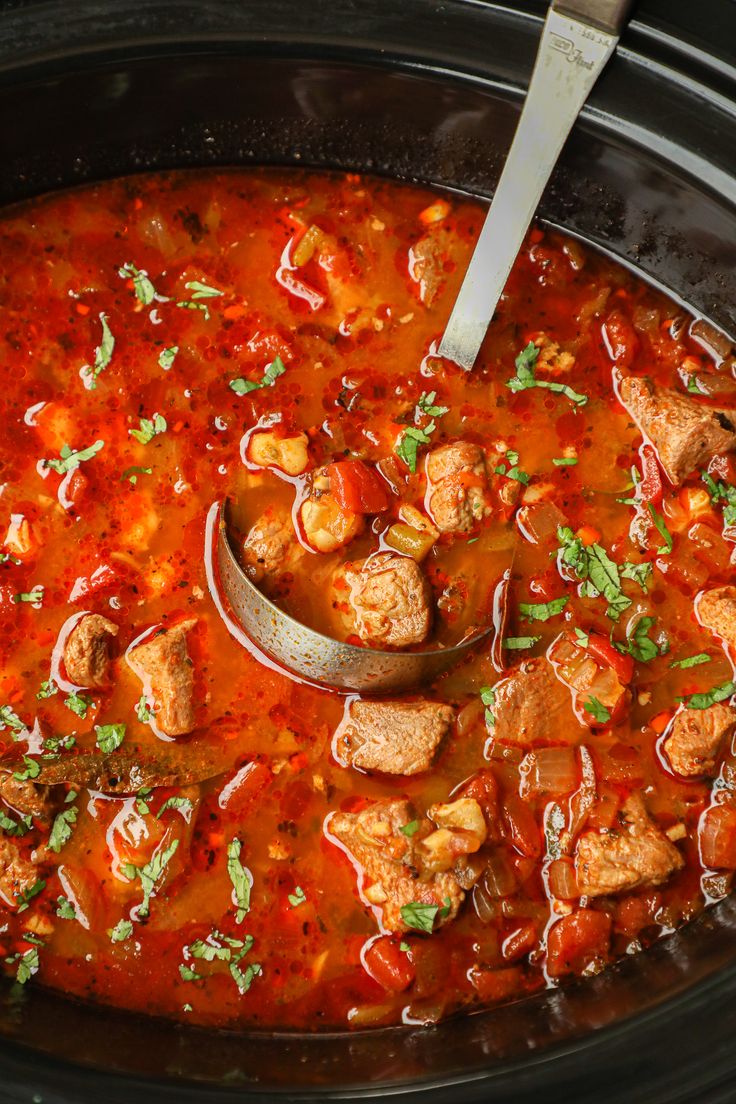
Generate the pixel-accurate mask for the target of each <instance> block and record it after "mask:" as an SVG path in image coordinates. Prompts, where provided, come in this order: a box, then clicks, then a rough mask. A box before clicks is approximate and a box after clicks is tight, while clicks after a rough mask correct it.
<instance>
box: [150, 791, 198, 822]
mask: <svg viewBox="0 0 736 1104" xmlns="http://www.w3.org/2000/svg"><path fill="white" fill-rule="evenodd" d="M167 809H178V810H179V811H180V812H181V813H183V814H184V819H185V820H187V821H188V820H189V818H190V817H191V815H192V812H193V811H194V806H193V805H192V803H191V801H190V799H189V798H188V797H178V796H174V797H167V799H166V801H164V803H163V805H162V806H161V808H160V809H159V811H158V812H157V813H156V820H160V818H161V817H162V816H163V815H164V813H165V812H166V810H167Z"/></svg>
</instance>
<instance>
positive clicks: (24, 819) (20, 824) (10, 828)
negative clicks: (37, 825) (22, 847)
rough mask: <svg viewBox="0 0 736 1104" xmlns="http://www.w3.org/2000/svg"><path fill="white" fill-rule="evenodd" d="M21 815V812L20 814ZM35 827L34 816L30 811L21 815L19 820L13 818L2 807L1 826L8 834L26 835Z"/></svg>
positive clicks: (0, 811)
mask: <svg viewBox="0 0 736 1104" xmlns="http://www.w3.org/2000/svg"><path fill="white" fill-rule="evenodd" d="M18 815H19V816H20V814H18ZM32 827H33V817H32V816H31V814H30V813H26V814H25V816H20V820H19V821H17V822H16V821H15V820H13V818H12V817H11V816H8V814H7V813H6V812H5V811H4V810H3V809H0V828H2V830H3V832H5V834H6V835H8V836H25V834H26V833H27V832H30V830H31V828H32Z"/></svg>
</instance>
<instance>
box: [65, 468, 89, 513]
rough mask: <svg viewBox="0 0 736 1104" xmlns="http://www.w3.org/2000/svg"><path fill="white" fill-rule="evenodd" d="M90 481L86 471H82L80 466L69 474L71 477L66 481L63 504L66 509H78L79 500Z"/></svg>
mask: <svg viewBox="0 0 736 1104" xmlns="http://www.w3.org/2000/svg"><path fill="white" fill-rule="evenodd" d="M88 483H89V479H88V478H87V476H86V475H85V474H84V472H81V471H80V470H79V468H75V469H74V471H72V472H71V473H70V474H69V477H68V479H67V481H66V486H65V487H64V503H63V505H64V508H65V509H67V510H76V509H77V506H78V504H79V500H80V499H81V498H82V496H83V494H84V492H85V490H86V488H87V485H88Z"/></svg>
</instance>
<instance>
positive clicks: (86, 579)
mask: <svg viewBox="0 0 736 1104" xmlns="http://www.w3.org/2000/svg"><path fill="white" fill-rule="evenodd" d="M117 581H118V575H117V572H116V571H115V568H114V567H110V565H109V564H106V563H102V564H100V565H99V567H96V568H95V569H94V571H93V572H91V574H89V575H78V576H77V578H76V579H75V580H74V586H73V587H72V589H71V592H70V594H69V601H70V602H78V601H79V599H80V598H86V597H87V596H88V595H90V594H94V593H95V592H96V591H98V590H104V589H105V588H106V587H109V586H112V585H113V583H116V582H117Z"/></svg>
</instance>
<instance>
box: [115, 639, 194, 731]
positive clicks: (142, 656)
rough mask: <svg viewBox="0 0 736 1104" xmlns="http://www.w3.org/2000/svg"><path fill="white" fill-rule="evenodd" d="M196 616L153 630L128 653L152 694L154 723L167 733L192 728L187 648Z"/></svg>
mask: <svg viewBox="0 0 736 1104" xmlns="http://www.w3.org/2000/svg"><path fill="white" fill-rule="evenodd" d="M196 624H197V621H196V619H195V618H191V619H190V620H188V621H180V622H179V624H178V625H174V626H173V627H172V628H170V629H164V631H163V632H158V633H156V635H155V636H153V637H151V639H150V640H147V641H146V642H145V643H144V644H139V645H138V646H137V647H136V648H132V649H131V650H130V651H129V652H128V663H129V664H130V666H131V667H132V668H133V670H134V671H135V673H136V674H137V675H138V677H139V679H140V680H141V682H142V683H143V686H144V689H145V690H146V691H148V690H149V689H150V692H151V693H152V694H153V697H154V700H155V702H156V705H157V707H158V708H157V709H156V714H155V717H156V724H157V725H158V727H159V728H160V729H161V731H162V732H165V733H166V735H167V736H183V735H184V734H185V733H187V732H191V731H192V729H193V728H194V701H193V699H194V670H193V667H192V661H191V659H190V658H189V653H188V651H187V633H188V632H190V631H191V629H193V628H194V626H195V625H196Z"/></svg>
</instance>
